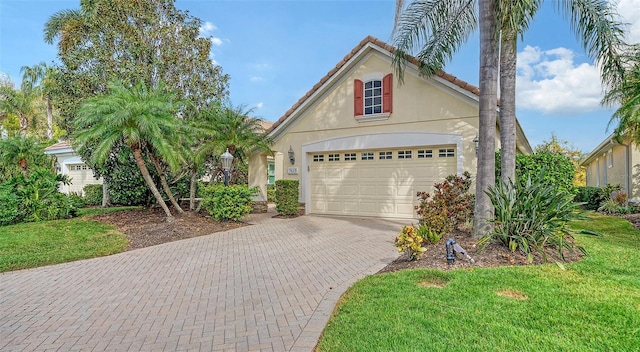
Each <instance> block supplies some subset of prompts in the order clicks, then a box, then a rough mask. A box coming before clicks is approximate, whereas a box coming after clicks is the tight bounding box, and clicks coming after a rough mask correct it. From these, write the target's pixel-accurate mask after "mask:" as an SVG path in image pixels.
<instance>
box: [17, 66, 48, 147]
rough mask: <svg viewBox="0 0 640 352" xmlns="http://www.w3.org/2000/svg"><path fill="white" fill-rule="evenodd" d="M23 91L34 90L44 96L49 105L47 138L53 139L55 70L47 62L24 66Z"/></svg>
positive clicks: (22, 70)
mask: <svg viewBox="0 0 640 352" xmlns="http://www.w3.org/2000/svg"><path fill="white" fill-rule="evenodd" d="M20 71H21V72H22V74H23V76H22V90H34V91H36V92H38V94H40V95H42V97H43V98H44V100H45V102H46V104H47V137H48V138H49V139H52V138H53V102H52V92H51V90H52V85H53V75H54V72H55V69H54V68H53V67H51V66H49V65H47V64H46V63H45V62H41V63H39V64H37V65H34V66H22V68H21V69H20Z"/></svg>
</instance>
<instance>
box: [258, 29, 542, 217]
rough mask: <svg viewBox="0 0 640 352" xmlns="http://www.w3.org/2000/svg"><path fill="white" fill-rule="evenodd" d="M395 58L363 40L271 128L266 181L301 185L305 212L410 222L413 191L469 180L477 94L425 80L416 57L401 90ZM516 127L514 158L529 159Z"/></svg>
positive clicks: (261, 173)
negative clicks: (461, 177) (462, 177)
mask: <svg viewBox="0 0 640 352" xmlns="http://www.w3.org/2000/svg"><path fill="white" fill-rule="evenodd" d="M393 51H394V49H393V47H391V46H389V45H387V44H385V43H384V42H382V41H380V40H378V39H376V38H373V37H367V38H365V39H364V40H363V41H362V42H360V43H359V44H358V45H357V46H356V47H355V48H354V49H353V50H352V51H351V52H350V53H349V54H347V56H345V58H344V59H343V60H342V61H340V62H339V63H338V64H337V65H336V67H335V68H333V69H332V70H331V71H329V73H327V75H325V76H324V77H323V78H322V79H321V80H320V82H318V83H317V84H316V85H314V86H313V87H312V88H311V90H309V92H307V94H306V95H305V96H304V97H302V98H301V99H300V100H299V101H298V102H296V103H295V104H294V105H293V107H292V108H291V109H290V110H289V111H287V112H286V113H285V114H284V115H283V116H282V117H281V118H280V119H279V120H278V121H277V122H276V123H275V124H274V125H273V126H272V127H271V129H270V130H269V133H268V135H269V136H270V137H271V138H272V139H273V141H274V144H273V148H272V149H273V152H274V158H273V162H274V170H273V171H274V177H275V179H295V180H299V181H300V199H299V200H300V202H301V203H305V205H306V207H305V208H306V212H307V213H310V214H330V215H351V216H374V217H385V218H415V211H414V205H416V204H417V199H416V192H418V191H430V190H432V187H433V184H434V183H435V182H441V181H442V180H443V179H444V178H445V177H446V176H447V175H450V174H462V173H463V172H464V171H469V172H471V173H472V174H475V171H476V166H477V165H476V164H477V158H476V143H477V135H478V92H479V91H478V88H477V87H475V86H472V85H470V84H468V83H466V82H464V81H462V80H459V79H457V78H456V77H454V76H451V75H448V74H446V73H440V74H438V75H436V76H434V77H432V78H428V79H427V78H424V77H422V76H421V75H420V74H419V71H418V66H417V64H418V62H417V61H416V60H414V59H412V60H411V61H410V63H409V64H408V65H407V68H406V72H405V75H404V82H403V84H401V85H400V84H398V78H397V76H396V75H395V74H394V73H393V72H394V69H393V66H392V57H393ZM517 128H518V131H517V148H518V151H519V152H520V153H523V154H529V153H531V152H532V150H531V146H530V145H529V142H528V141H527V138H526V137H525V135H524V133H523V132H522V129H521V128H520V126H519V125H518V126H517ZM497 135H498V134H497ZM498 139H499V137H498ZM497 144H499V140H497ZM267 157H268V156H267V155H266V154H254V155H252V157H251V158H250V160H249V186H252V187H253V186H257V187H259V188H260V190H261V196H262V197H263V198H266V191H265V185H266V184H267V183H268V179H267V178H268V173H269V172H268V171H269V170H268V158H267Z"/></svg>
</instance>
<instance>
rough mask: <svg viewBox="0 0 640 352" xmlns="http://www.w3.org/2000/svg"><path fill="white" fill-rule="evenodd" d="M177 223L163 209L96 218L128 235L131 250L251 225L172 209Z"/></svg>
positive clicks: (109, 214)
mask: <svg viewBox="0 0 640 352" xmlns="http://www.w3.org/2000/svg"><path fill="white" fill-rule="evenodd" d="M171 213H173V215H174V217H175V221H173V222H167V221H166V215H165V213H164V211H163V210H162V208H150V209H136V210H125V211H118V212H115V213H107V214H102V215H97V216H94V217H92V219H93V220H96V221H101V222H105V223H108V224H111V225H114V226H116V227H117V228H118V231H120V232H122V233H124V234H125V235H127V239H128V240H129V246H128V247H127V250H132V249H138V248H144V247H149V246H155V245H158V244H162V243H166V242H173V241H178V240H183V239H186V238H192V237H198V236H204V235H210V234H212V233H214V232H220V231H227V230H231V229H235V228H238V227H241V226H246V225H247V224H245V223H242V222H235V221H227V222H217V221H215V220H214V219H213V218H211V217H209V216H204V215H202V214H199V213H196V212H187V211H185V213H184V214H179V213H178V212H177V211H176V210H175V209H173V208H171Z"/></svg>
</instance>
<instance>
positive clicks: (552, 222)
mask: <svg viewBox="0 0 640 352" xmlns="http://www.w3.org/2000/svg"><path fill="white" fill-rule="evenodd" d="M545 177H546V174H545V172H544V171H542V172H540V173H539V174H538V175H537V176H536V178H535V179H532V178H531V177H528V178H527V180H526V182H525V183H524V185H523V184H522V183H520V182H518V183H516V184H515V185H514V184H513V182H509V183H507V184H505V183H503V182H502V181H500V180H498V182H497V184H496V185H495V186H493V187H490V188H489V191H488V192H487V194H488V195H489V198H490V199H491V203H492V204H493V206H494V207H495V219H494V220H493V221H494V223H495V229H494V232H493V233H492V234H490V235H487V236H485V237H483V238H482V239H481V240H480V242H481V243H482V244H483V245H486V244H487V243H489V242H491V241H493V240H498V241H500V242H502V243H503V244H504V245H506V246H507V247H509V249H510V250H511V251H512V252H515V251H516V250H520V251H521V252H522V253H524V254H525V255H527V257H528V258H529V261H532V260H533V251H534V250H535V251H538V252H540V253H541V254H542V255H543V256H544V257H545V258H546V255H545V252H544V249H545V248H547V247H551V248H556V249H557V250H558V253H559V256H560V258H563V255H562V250H563V248H566V249H568V250H573V248H572V246H571V243H570V241H571V240H572V239H573V237H572V236H571V232H570V230H569V227H568V226H567V224H568V222H569V221H571V220H574V219H581V218H582V213H581V212H579V211H578V209H579V208H578V205H577V204H575V203H574V202H573V196H572V195H571V194H569V193H567V192H559V191H558V189H557V188H556V187H555V186H553V185H549V184H548V183H547V182H546V180H545Z"/></svg>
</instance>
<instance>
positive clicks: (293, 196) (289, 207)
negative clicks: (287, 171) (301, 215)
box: [276, 180, 300, 216]
mask: <svg viewBox="0 0 640 352" xmlns="http://www.w3.org/2000/svg"><path fill="white" fill-rule="evenodd" d="M299 184H300V182H299V181H298V180H276V210H277V211H278V213H279V214H281V215H286V216H291V215H296V214H298V207H299V203H298V194H299V193H298V187H299Z"/></svg>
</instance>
